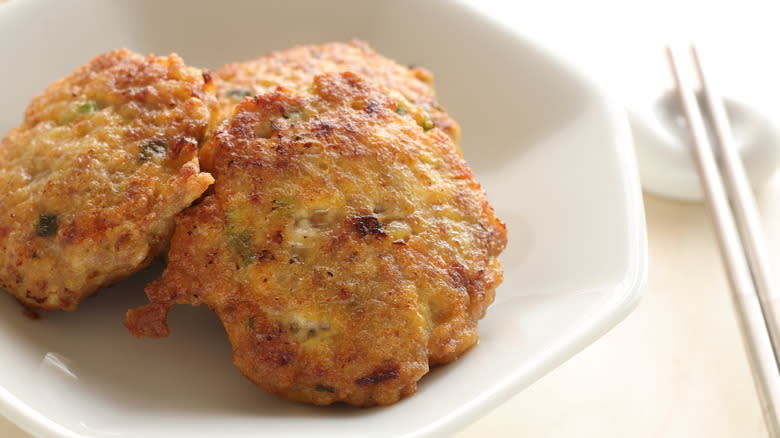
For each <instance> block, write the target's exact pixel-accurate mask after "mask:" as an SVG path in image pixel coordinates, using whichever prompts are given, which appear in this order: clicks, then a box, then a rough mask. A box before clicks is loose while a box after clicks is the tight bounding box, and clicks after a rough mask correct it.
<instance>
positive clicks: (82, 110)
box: [59, 100, 100, 123]
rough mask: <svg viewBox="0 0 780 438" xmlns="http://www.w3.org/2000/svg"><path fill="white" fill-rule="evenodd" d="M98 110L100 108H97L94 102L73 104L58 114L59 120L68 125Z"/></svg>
mask: <svg viewBox="0 0 780 438" xmlns="http://www.w3.org/2000/svg"><path fill="white" fill-rule="evenodd" d="M99 109H100V108H98V105H97V103H96V102H95V101H94V100H88V101H86V102H81V103H78V102H74V103H72V104H70V105H68V106H67V107H66V108H65V109H64V110H63V111H62V112H61V113H60V117H59V120H60V122H61V123H70V122H72V121H74V120H76V119H78V118H79V117H81V116H83V115H86V114H92V113H94V112H96V111H98V110H99Z"/></svg>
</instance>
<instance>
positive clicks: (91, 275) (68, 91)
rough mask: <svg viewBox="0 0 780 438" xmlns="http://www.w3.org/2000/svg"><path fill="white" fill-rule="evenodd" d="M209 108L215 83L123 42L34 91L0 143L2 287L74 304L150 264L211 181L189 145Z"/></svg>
mask: <svg viewBox="0 0 780 438" xmlns="http://www.w3.org/2000/svg"><path fill="white" fill-rule="evenodd" d="M208 88H211V89H210V90H208ZM215 109H216V98H215V97H214V90H213V85H211V84H207V83H206V80H205V79H204V77H203V75H202V74H201V72H200V71H198V70H195V69H192V68H189V67H187V66H186V65H185V64H184V63H183V62H182V60H181V59H180V58H179V57H178V56H176V55H171V56H167V57H155V56H151V55H150V56H148V57H143V56H141V55H138V54H135V53H132V52H130V51H127V50H117V51H113V52H110V53H105V54H102V55H99V56H97V57H95V58H94V59H92V60H91V61H89V62H88V63H87V64H86V65H84V66H82V67H80V68H79V69H77V70H76V71H75V72H74V73H73V74H71V75H70V76H68V77H66V78H64V79H62V80H60V81H57V82H55V83H54V84H52V85H51V86H50V87H49V88H48V89H47V90H46V91H44V92H43V93H42V94H40V95H38V96H37V97H35V98H34V99H33V100H32V102H31V103H30V105H29V107H28V108H27V110H26V112H25V117H24V120H23V122H22V124H21V125H20V126H18V127H17V128H15V129H13V130H11V131H10V132H9V133H8V134H7V135H6V136H5V137H4V138H3V139H2V141H1V142H0V187H2V190H0V288H2V289H5V290H6V291H8V292H10V293H11V294H13V295H14V296H16V297H17V298H18V299H19V300H20V301H22V303H24V304H26V305H27V306H30V307H34V308H41V309H45V310H53V309H64V310H74V309H75V308H76V307H77V306H78V304H79V302H80V301H81V300H82V299H83V298H85V297H87V296H89V295H91V294H93V293H95V292H96V291H97V290H98V289H99V288H101V287H103V286H106V285H109V284H111V283H114V282H116V281H118V280H121V279H123V278H124V277H127V276H128V275H130V274H132V273H133V272H136V271H138V270H139V269H141V268H143V267H145V266H147V265H148V264H149V263H150V261H151V260H152V259H153V258H154V257H155V256H157V255H158V254H159V253H160V252H161V251H164V250H166V249H167V247H168V244H169V241H170V236H171V235H172V232H173V226H174V222H173V216H174V215H175V214H176V213H178V212H179V211H181V210H182V209H184V208H185V207H188V206H189V205H190V204H191V203H192V201H193V200H195V199H196V198H198V197H199V196H200V195H201V194H202V193H203V192H204V191H205V190H206V188H207V187H208V186H209V185H210V184H211V183H212V182H213V179H212V178H211V176H210V175H209V174H207V173H201V172H200V169H199V164H198V158H197V152H198V143H199V142H200V141H202V140H203V138H204V134H205V133H206V131H207V129H208V128H209V126H210V125H212V124H213V123H214V117H215V116H214V114H215V113H216V111H215Z"/></svg>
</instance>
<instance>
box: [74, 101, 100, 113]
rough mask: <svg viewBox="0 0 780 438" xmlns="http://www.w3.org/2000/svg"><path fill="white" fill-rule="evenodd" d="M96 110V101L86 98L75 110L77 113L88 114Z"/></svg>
mask: <svg viewBox="0 0 780 438" xmlns="http://www.w3.org/2000/svg"><path fill="white" fill-rule="evenodd" d="M97 110H98V106H97V103H96V102H95V101H94V100H88V101H86V102H84V103H82V104H81V105H79V106H78V108H76V111H78V112H79V114H89V113H94V112H95V111H97Z"/></svg>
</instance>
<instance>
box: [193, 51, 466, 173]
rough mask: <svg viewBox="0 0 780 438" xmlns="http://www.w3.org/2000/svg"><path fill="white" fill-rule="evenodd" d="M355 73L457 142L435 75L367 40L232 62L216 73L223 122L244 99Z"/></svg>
mask: <svg viewBox="0 0 780 438" xmlns="http://www.w3.org/2000/svg"><path fill="white" fill-rule="evenodd" d="M345 71H351V72H354V73H358V74H360V75H363V76H365V77H366V78H368V79H370V80H373V81H374V82H375V83H377V84H378V85H379V86H381V87H384V88H385V89H386V90H387V91H389V92H392V93H399V94H400V95H401V96H402V97H403V99H405V100H408V101H410V102H412V103H413V104H414V105H415V106H416V107H418V108H420V109H421V110H422V111H423V112H424V113H425V115H426V118H427V119H430V121H431V122H432V126H436V127H437V128H438V129H441V130H442V131H444V132H445V133H446V134H447V135H449V136H450V137H452V139H453V140H454V141H455V143H456V144H457V143H458V142H459V141H460V127H459V126H458V124H457V123H456V122H455V121H454V120H452V119H451V118H450V117H449V115H448V114H447V113H446V112H445V110H444V109H443V108H442V107H441V106H440V105H439V103H438V102H437V101H436V96H435V93H434V89H433V75H432V74H431V72H429V71H428V70H426V69H425V68H422V67H404V66H402V65H400V64H398V63H396V62H395V61H393V60H391V59H388V58H385V57H384V56H382V55H380V54H378V53H376V52H375V51H374V50H373V49H372V48H371V47H369V46H368V44H366V43H364V42H362V41H351V42H348V43H330V44H323V45H306V46H297V47H293V48H291V49H287V50H283V51H279V52H272V53H269V54H268V55H265V56H261V57H259V58H256V59H253V60H251V61H246V62H240V63H232V64H227V65H224V66H222V67H221V68H219V69H217V70H215V71H214V73H213V75H214V82H215V84H216V86H217V97H218V99H219V105H220V115H221V117H220V118H221V119H223V118H226V117H228V116H230V113H231V111H232V110H233V108H235V106H236V104H237V103H238V102H240V101H241V100H242V99H243V95H242V93H241V92H245V93H248V94H249V95H250V96H254V95H257V94H264V93H268V92H271V91H274V90H275V89H276V87H285V88H289V89H291V90H295V91H306V88H308V87H309V85H310V84H311V81H312V79H313V78H314V76H315V75H318V74H322V73H328V72H345ZM210 154H211V151H210V150H209V149H206V150H204V151H203V153H202V160H203V168H204V169H206V170H211V162H210V159H211V156H210Z"/></svg>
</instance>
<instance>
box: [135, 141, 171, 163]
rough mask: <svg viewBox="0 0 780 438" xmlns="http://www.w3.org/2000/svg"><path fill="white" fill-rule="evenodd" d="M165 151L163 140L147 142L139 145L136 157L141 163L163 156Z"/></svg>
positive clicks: (166, 147)
mask: <svg viewBox="0 0 780 438" xmlns="http://www.w3.org/2000/svg"><path fill="white" fill-rule="evenodd" d="M167 149H168V146H167V145H166V144H165V140H149V141H147V142H144V143H143V144H141V152H140V153H139V156H138V157H139V158H140V159H141V161H149V160H151V159H152V158H153V157H155V156H162V155H165V151H166V150H167Z"/></svg>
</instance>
